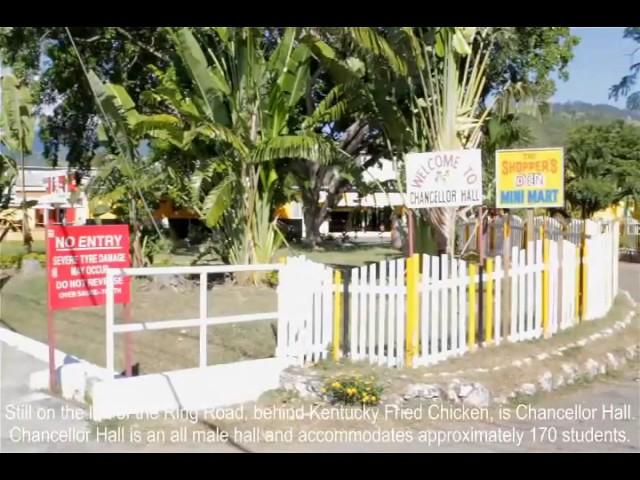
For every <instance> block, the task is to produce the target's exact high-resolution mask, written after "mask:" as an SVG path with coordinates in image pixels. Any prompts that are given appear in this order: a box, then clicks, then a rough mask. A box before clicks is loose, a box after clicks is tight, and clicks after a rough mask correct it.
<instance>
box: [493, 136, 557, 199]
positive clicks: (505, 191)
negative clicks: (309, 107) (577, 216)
mask: <svg viewBox="0 0 640 480" xmlns="http://www.w3.org/2000/svg"><path fill="white" fill-rule="evenodd" d="M496 207H497V208H540V207H564V151H563V149H562V148H532V149H527V150H498V151H496Z"/></svg>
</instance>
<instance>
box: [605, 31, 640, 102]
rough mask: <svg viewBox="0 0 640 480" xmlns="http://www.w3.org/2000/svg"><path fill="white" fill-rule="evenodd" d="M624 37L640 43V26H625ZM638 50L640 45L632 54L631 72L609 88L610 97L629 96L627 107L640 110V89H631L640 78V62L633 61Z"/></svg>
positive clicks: (616, 98)
mask: <svg viewBox="0 0 640 480" xmlns="http://www.w3.org/2000/svg"><path fill="white" fill-rule="evenodd" d="M624 38H631V39H633V40H635V41H636V43H638V44H640V27H627V28H625V29H624ZM638 51H640V47H638V48H636V49H635V50H634V51H633V53H632V54H631V59H632V63H631V66H630V67H629V74H628V75H625V76H624V77H622V79H621V80H620V83H618V84H616V85H614V86H612V87H611V88H610V89H609V98H613V99H615V100H618V98H620V97H627V108H628V109H629V110H640V90H636V91H634V92H632V91H631V89H632V88H633V87H634V85H635V84H636V80H637V79H638V73H640V62H635V63H633V57H634V55H635V54H636V53H637V52H638Z"/></svg>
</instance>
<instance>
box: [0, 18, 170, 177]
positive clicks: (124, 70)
mask: <svg viewBox="0 0 640 480" xmlns="http://www.w3.org/2000/svg"><path fill="white" fill-rule="evenodd" d="M68 28H69V30H70V31H71V34H72V35H73V38H74V39H75V43H76V45H77V48H78V50H79V51H80V54H81V56H82V58H83V59H84V60H85V63H86V64H87V68H88V69H91V70H94V71H95V72H96V73H97V74H98V76H99V77H100V78H103V79H105V80H106V81H107V82H112V83H116V84H119V85H123V87H124V88H126V89H127V91H129V92H130V93H131V94H132V98H133V101H134V102H138V99H139V95H140V93H141V92H143V91H144V90H146V89H148V88H150V87H151V86H153V85H155V83H156V79H155V78H154V77H153V75H152V71H151V66H152V65H153V66H156V67H159V68H164V67H166V65H167V64H168V47H169V44H170V43H169V38H168V36H167V33H166V30H165V29H164V28H157V27H68ZM0 56H1V57H2V58H3V63H4V64H5V65H7V64H8V65H11V68H12V70H13V71H14V72H15V74H16V76H17V77H18V78H19V79H20V80H22V81H28V82H29V84H30V85H32V86H33V93H34V103H36V104H39V105H40V104H49V105H54V107H53V114H52V115H51V116H48V117H46V118H45V119H43V121H41V122H40V124H39V130H40V136H41V138H42V140H43V143H44V155H45V157H46V159H47V160H48V162H50V163H52V164H54V165H55V164H56V163H57V161H58V158H59V156H61V154H62V152H63V149H65V147H66V150H67V153H66V158H65V159H66V160H67V161H68V163H69V165H71V166H72V167H79V168H81V169H82V168H87V167H89V165H90V162H91V159H92V158H93V157H94V155H95V151H96V149H97V148H98V146H99V143H98V138H97V132H96V125H97V122H96V120H97V117H98V116H99V112H98V109H97V108H96V104H95V102H94V101H93V95H92V92H91V90H90V88H89V86H88V84H87V83H86V82H84V81H82V79H83V78H84V73H83V71H82V68H81V66H80V63H79V62H78V59H77V57H76V55H75V53H74V51H73V49H72V48H71V43H70V40H69V37H68V36H67V32H66V29H65V27H52V26H41V27H0ZM43 59H44V60H43ZM43 61H44V63H45V65H46V69H41V63H42V62H43Z"/></svg>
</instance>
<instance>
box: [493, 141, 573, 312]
mask: <svg viewBox="0 0 640 480" xmlns="http://www.w3.org/2000/svg"><path fill="white" fill-rule="evenodd" d="M496 207H497V208H503V209H513V208H522V209H527V220H526V245H525V247H526V249H527V262H528V263H529V262H531V259H532V256H533V253H534V250H535V248H533V247H534V245H535V243H533V242H534V241H535V228H534V225H533V210H534V209H535V208H552V207H564V150H563V149H562V148H532V149H520V150H497V151H496ZM506 221H509V216H507V220H506ZM542 240H543V241H544V239H542ZM560 242H561V243H560V249H561V248H562V240H561V241H560ZM560 255H562V254H561V253H560ZM538 260H540V259H538ZM508 264H509V261H508V260H507V261H505V272H507V271H508V268H509V265H508ZM561 265H562V264H561ZM506 276H507V275H505V278H506ZM559 285H560V286H561V285H562V269H561V268H560V270H559ZM560 288H561V287H560ZM506 298H507V297H506V296H505V299H506ZM560 298H562V294H560ZM510 300H511V299H510ZM509 311H510V309H509ZM509 323H510V322H509ZM504 324H507V322H504Z"/></svg>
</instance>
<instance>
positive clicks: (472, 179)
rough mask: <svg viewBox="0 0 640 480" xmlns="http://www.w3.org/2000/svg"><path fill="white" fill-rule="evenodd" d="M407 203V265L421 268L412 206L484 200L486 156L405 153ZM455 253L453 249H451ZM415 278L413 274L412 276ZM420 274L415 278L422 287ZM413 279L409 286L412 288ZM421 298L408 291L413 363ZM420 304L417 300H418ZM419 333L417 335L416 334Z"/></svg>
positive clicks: (458, 152) (458, 204) (409, 359)
mask: <svg viewBox="0 0 640 480" xmlns="http://www.w3.org/2000/svg"><path fill="white" fill-rule="evenodd" d="M405 171H406V192H407V197H406V205H407V207H408V208H409V209H410V210H409V232H410V233H409V250H410V251H409V255H410V256H409V258H410V259H412V260H410V261H409V260H407V268H408V269H409V267H411V269H412V270H411V271H412V272H413V271H414V269H415V271H416V272H418V271H419V265H417V262H419V260H418V258H419V257H418V256H413V254H414V251H413V238H412V237H413V227H414V225H413V224H414V219H413V218H412V217H413V212H412V211H411V209H416V208H451V207H465V206H471V205H481V204H482V157H481V152H480V150H479V149H474V150H449V151H439V152H421V153H409V154H407V156H406V157H405ZM451 253H452V254H453V252H451ZM411 278H413V277H411ZM419 283H420V282H418V281H417V275H416V278H415V279H413V281H412V282H411V286H412V287H413V288H416V289H417V288H418V284H419ZM409 285H410V283H409V281H408V282H407V288H409ZM414 298H417V292H416V295H414V294H413V293H412V292H409V291H407V325H406V330H405V331H406V332H407V346H406V348H407V351H406V353H407V356H406V359H405V362H406V364H407V365H411V362H412V360H413V353H414V352H415V351H416V345H415V342H416V338H412V336H411V337H410V336H409V332H414V331H415V332H416V333H417V325H418V309H417V308H416V306H415V305H414V303H413V299H414ZM416 305H417V304H416ZM415 336H416V337H417V335H415Z"/></svg>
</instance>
